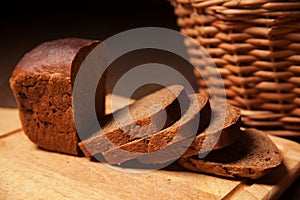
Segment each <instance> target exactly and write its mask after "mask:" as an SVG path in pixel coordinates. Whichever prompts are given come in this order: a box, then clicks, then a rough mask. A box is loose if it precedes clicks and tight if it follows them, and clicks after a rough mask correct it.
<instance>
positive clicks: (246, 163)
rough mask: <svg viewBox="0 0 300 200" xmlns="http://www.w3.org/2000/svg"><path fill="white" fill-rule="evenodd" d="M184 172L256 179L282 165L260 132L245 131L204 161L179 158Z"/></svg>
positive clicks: (273, 148) (278, 152)
mask: <svg viewBox="0 0 300 200" xmlns="http://www.w3.org/2000/svg"><path fill="white" fill-rule="evenodd" d="M178 162H179V163H180V164H181V165H182V166H183V167H185V168H186V169H189V170H192V171H198V172H206V173H209V174H214V175H220V176H225V177H234V178H236V177H240V178H249V179H258V178H260V177H262V176H264V175H266V174H267V173H268V172H269V171H271V170H272V169H274V168H276V167H277V166H279V165H280V163H281V162H282V154H281V152H280V151H279V150H278V148H277V147H276V145H275V144H274V143H273V142H272V140H271V139H270V138H269V137H268V136H267V134H265V133H264V132H262V131H258V130H256V129H246V130H245V131H244V132H243V133H242V134H241V137H240V138H239V139H238V140H237V141H236V142H234V143H233V144H231V145H229V146H227V147H224V148H222V149H218V150H214V151H211V152H210V153H209V154H208V155H207V156H206V157H205V158H203V159H199V158H198V157H197V156H192V157H188V158H180V159H179V160H178Z"/></svg>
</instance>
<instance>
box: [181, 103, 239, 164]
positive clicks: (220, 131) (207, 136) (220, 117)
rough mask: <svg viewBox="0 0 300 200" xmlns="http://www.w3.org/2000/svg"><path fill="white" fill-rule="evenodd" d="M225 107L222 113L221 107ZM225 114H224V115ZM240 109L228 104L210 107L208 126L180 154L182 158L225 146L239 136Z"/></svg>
mask: <svg viewBox="0 0 300 200" xmlns="http://www.w3.org/2000/svg"><path fill="white" fill-rule="evenodd" d="M224 107H225V108H226V112H225V113H223V112H222V110H220V108H221V109H224ZM224 114H225V116H224ZM240 127H241V111H240V109H238V108H236V107H234V106H232V105H230V104H220V105H219V106H218V107H215V108H213V109H212V120H211V122H210V126H209V127H208V128H206V130H205V131H203V133H200V134H198V135H197V136H196V137H195V138H194V141H193V143H192V144H191V146H190V147H189V148H188V149H187V151H186V152H185V153H184V154H183V155H182V157H183V158H186V157H189V156H192V155H197V154H199V153H200V150H201V152H203V153H205V152H207V151H210V150H211V149H219V148H222V147H225V146H227V145H229V144H231V143H233V142H234V141H236V140H237V139H238V138H239V136H240Z"/></svg>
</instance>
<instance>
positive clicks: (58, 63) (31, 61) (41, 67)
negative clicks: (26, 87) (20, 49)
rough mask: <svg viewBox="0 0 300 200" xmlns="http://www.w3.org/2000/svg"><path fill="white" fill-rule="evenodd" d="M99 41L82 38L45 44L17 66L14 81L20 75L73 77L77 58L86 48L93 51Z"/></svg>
mask: <svg viewBox="0 0 300 200" xmlns="http://www.w3.org/2000/svg"><path fill="white" fill-rule="evenodd" d="M97 44H99V41H97V40H94V41H92V40H87V39H80V38H66V39H58V40H53V41H49V42H44V43H42V44H40V45H38V46H37V47H35V48H34V49H32V50H31V51H29V52H28V53H26V54H25V55H24V57H23V58H22V59H21V60H20V61H19V63H18V64H17V66H16V68H15V70H14V72H13V74H12V79H13V78H14V77H15V76H16V75H18V74H19V73H50V74H52V73H60V74H64V76H65V77H70V76H71V71H72V70H73V69H72V67H73V62H74V60H75V57H76V56H77V55H78V54H79V52H80V51H81V50H83V49H84V48H88V49H92V48H94V47H95V46H96V45H97Z"/></svg>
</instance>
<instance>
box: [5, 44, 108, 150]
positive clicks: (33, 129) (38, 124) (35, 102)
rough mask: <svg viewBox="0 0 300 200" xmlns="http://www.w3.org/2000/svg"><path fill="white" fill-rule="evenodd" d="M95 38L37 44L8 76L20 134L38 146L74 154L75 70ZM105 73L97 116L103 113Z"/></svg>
mask: <svg viewBox="0 0 300 200" xmlns="http://www.w3.org/2000/svg"><path fill="white" fill-rule="evenodd" d="M98 44H99V41H97V40H94V41H92V40H87V39H80V38H66V39H59V40H54V41H49V42H44V43H42V44H40V45H38V46H37V47H36V48H34V49H32V50H31V51H29V52H28V53H26V54H25V55H24V57H23V58H22V59H21V60H20V61H19V63H18V64H17V66H16V67H15V70H14V71H13V73H12V76H11V78H10V86H11V89H12V90H13V92H14V96H15V98H16V100H17V103H18V107H19V116H20V120H21V123H22V127H23V130H24V133H25V134H26V135H27V136H28V138H29V139H30V140H31V141H32V142H34V143H35V144H37V145H38V146H39V147H41V148H43V149H46V150H50V151H57V152H61V153H66V154H72V155H78V154H79V152H80V151H79V149H78V147H77V143H78V140H79V138H78V136H77V133H76V129H75V124H74V117H73V108H72V89H73V83H74V80H75V76H76V73H77V70H78V69H79V66H80V64H81V63H82V61H83V60H84V58H85V57H86V56H87V54H88V53H89V52H90V51H91V50H92V49H93V48H94V47H96V46H97V45H98ZM104 81H105V76H103V78H102V79H101V80H100V85H102V86H101V87H99V90H98V92H99V93H101V95H99V96H101V97H100V99H98V100H97V104H98V105H97V107H98V108H100V109H98V111H99V113H97V114H98V116H99V117H100V116H103V115H104V98H105V89H104Z"/></svg>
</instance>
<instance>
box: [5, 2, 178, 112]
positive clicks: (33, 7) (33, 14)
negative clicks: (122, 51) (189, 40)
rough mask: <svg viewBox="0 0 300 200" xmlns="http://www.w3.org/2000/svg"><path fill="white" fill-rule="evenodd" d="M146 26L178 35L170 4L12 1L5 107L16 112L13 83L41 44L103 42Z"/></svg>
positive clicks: (8, 4)
mask: <svg viewBox="0 0 300 200" xmlns="http://www.w3.org/2000/svg"><path fill="white" fill-rule="evenodd" d="M145 26H155V27H165V28H170V29H174V30H178V27H177V25H176V17H175V16H174V14H173V8H172V7H171V5H170V3H169V2H168V1H167V0H148V1H144V0H126V1H124V0H123V1H122V0H117V1H100V0H98V1H92V0H85V1H84V0H80V1H78V0H77V1H76V0H75V1H57V0H52V1H50V0H45V1H37V0H36V1H33V0H31V1H16V0H11V1H9V2H6V3H2V5H1V6H0V27H1V29H0V30H1V31H0V106H6V107H16V103H15V101H14V99H13V96H12V94H11V92H10V89H9V87H8V79H9V77H10V75H11V72H12V70H13V68H14V66H15V65H16V64H17V62H18V61H19V60H20V59H21V58H22V56H23V55H24V53H26V52H27V51H29V50H30V49H32V48H34V47H35V46H36V45H38V44H40V43H41V42H44V41H47V40H54V39H58V38H65V37H83V38H89V39H99V40H104V39H106V38H108V37H110V36H113V35H114V34H116V33H119V32H121V31H125V30H128V29H132V28H137V27H145ZM123 68H124V67H123ZM114 71H117V70H116V69H115V70H114ZM121 71H122V70H121ZM123 71H124V69H123ZM114 77H116V78H117V76H113V77H112V78H114ZM110 81H112V80H110ZM109 89H110V87H109Z"/></svg>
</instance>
